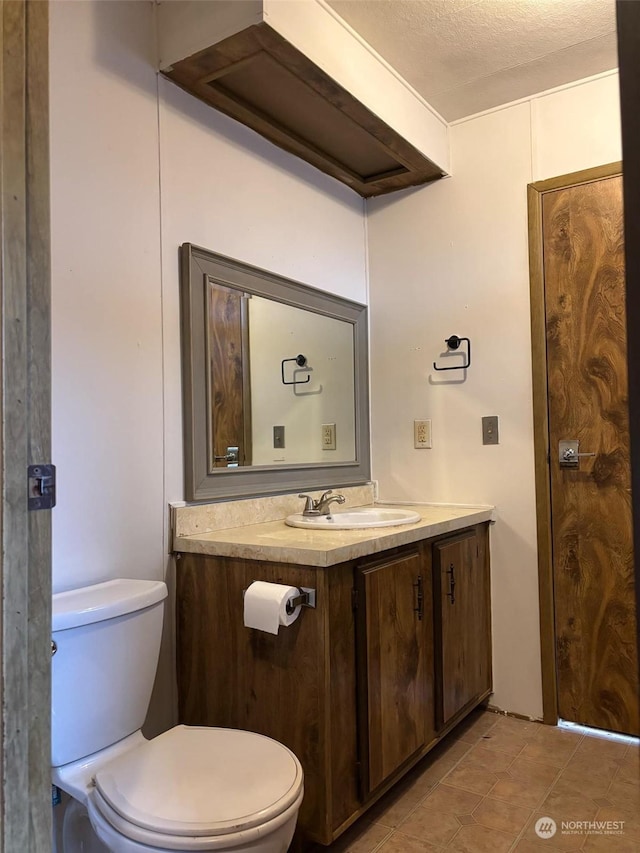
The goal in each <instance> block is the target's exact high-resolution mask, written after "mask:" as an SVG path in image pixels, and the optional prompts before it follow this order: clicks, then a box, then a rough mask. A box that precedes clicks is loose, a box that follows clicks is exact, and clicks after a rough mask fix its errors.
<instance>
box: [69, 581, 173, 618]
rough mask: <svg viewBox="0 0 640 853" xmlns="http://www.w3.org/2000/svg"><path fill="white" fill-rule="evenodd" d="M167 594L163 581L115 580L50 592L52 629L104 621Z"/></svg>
mask: <svg viewBox="0 0 640 853" xmlns="http://www.w3.org/2000/svg"><path fill="white" fill-rule="evenodd" d="M166 597H167V587H166V585H165V584H164V583H163V582H162V581H146V580H130V579H126V578H116V579H115V580H110V581H105V582H104V583H96V584H93V585H92V586H83V587H80V588H79V589H70V590H67V591H66V592H57V593H55V594H54V596H53V612H52V627H53V630H54V631H65V630H67V629H68V628H79V627H80V626H81V625H89V624H91V623H92V622H104V621H105V620H106V619H113V618H115V617H116V616H123V615H124V614H126V613H135V611H137V610H143V609H144V608H145V607H150V606H151V605H152V604H157V603H158V602H159V601H162V600H163V599H164V598H166Z"/></svg>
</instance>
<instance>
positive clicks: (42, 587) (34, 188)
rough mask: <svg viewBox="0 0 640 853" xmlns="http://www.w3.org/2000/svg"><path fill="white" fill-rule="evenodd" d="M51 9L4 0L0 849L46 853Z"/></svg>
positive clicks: (0, 98)
mask: <svg viewBox="0 0 640 853" xmlns="http://www.w3.org/2000/svg"><path fill="white" fill-rule="evenodd" d="M48 16H49V8H48V4H47V3H28V2H26V0H13V2H10V3H1V4H0V187H1V193H0V340H1V341H2V365H1V369H0V420H1V421H2V430H1V432H0V495H1V498H0V512H1V517H0V540H1V542H0V544H1V550H2V558H1V559H0V585H1V587H2V596H1V597H2V614H1V616H0V698H1V703H0V713H1V715H2V720H1V723H2V726H1V732H2V733H1V734H0V776H1V778H2V783H3V784H2V790H1V791H0V851H2V850H4V851H5V853H14V851H34V853H44V851H48V850H51V776H50V761H51V742H50V741H51V738H50V720H51V704H50V702H51V689H50V682H51V652H50V642H51V510H47V509H41V510H38V511H34V512H29V511H28V504H27V497H28V486H27V466H28V465H37V464H38V463H40V464H42V463H49V462H51V458H50V454H51V444H50V435H51V406H50V363H51V352H50V350H51V334H50V316H49V314H50V304H51V300H50V267H49V243H50V238H49V140H48V127H49V107H48V92H49V85H48V73H49V72H48V68H49V60H48Z"/></svg>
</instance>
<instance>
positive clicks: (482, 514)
mask: <svg viewBox="0 0 640 853" xmlns="http://www.w3.org/2000/svg"><path fill="white" fill-rule="evenodd" d="M376 506H398V504H385V503H378V504H376ZM402 508H403V509H410V510H413V511H414V512H417V513H418V515H420V521H416V522H415V523H414V524H404V525H399V526H397V527H370V528H365V529H361V530H309V529H302V528H298V527H289V526H288V525H287V524H285V522H284V519H280V520H278V521H267V522H263V523H261V524H245V525H243V526H242V527H230V528H227V529H225V530H216V531H213V532H211V533H197V534H194V535H191V536H176V537H175V539H174V541H173V550H174V551H177V552H182V553H190V554H207V555H210V556H219V557H240V558H243V559H247V560H267V561H270V562H281V563H296V564H298V565H303V566H318V567H321V568H325V567H327V566H333V565H336V564H337V563H343V562H345V561H347V560H353V559H357V558H359V557H366V556H368V555H369V554H377V553H378V552H379V551H386V550H387V549H389V548H397V547H398V546H399V545H408V544H411V543H412V542H418V541H419V540H421V539H430V538H432V537H434V536H442V535H443V534H446V533H451V532H454V531H456V530H462V529H463V528H465V527H470V526H471V525H473V524H480V522H483V521H491V520H492V519H493V507H490V506H476V507H468V506H454V505H451V506H444V505H425V504H402Z"/></svg>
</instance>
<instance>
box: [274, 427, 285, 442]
mask: <svg viewBox="0 0 640 853" xmlns="http://www.w3.org/2000/svg"><path fill="white" fill-rule="evenodd" d="M273 446H274V447H284V427H283V426H274V428H273Z"/></svg>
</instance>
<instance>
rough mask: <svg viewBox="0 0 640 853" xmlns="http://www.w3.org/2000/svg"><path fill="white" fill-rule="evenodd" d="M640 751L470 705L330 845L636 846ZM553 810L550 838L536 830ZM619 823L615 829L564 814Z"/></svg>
mask: <svg viewBox="0 0 640 853" xmlns="http://www.w3.org/2000/svg"><path fill="white" fill-rule="evenodd" d="M639 761H640V751H639V749H638V746H637V745H627V744H624V743H618V742H614V741H609V740H605V739H603V738H595V737H587V736H583V735H580V734H576V733H573V732H567V731H565V730H563V729H557V728H552V727H550V726H543V725H541V724H540V723H530V722H526V721H522V720H516V719H513V718H511V717H504V716H500V715H497V714H493V713H491V712H488V711H479V712H476V713H474V714H473V715H472V716H471V718H469V719H468V720H467V721H466V722H465V723H463V724H462V725H461V726H460V727H459V728H458V729H456V730H455V731H454V732H453V733H452V734H451V735H449V736H448V737H447V738H446V739H445V742H444V743H442V744H440V745H439V746H438V748H437V750H434V751H433V752H431V753H430V754H429V755H427V756H426V757H425V758H424V759H423V760H422V761H421V762H420V764H418V766H417V767H415V768H414V769H413V770H412V771H411V773H410V774H409V775H408V776H407V777H405V779H404V780H403V781H402V782H400V783H399V784H398V785H396V787H395V788H394V789H393V790H392V791H390V792H389V793H388V794H386V795H385V797H384V798H383V799H382V800H380V801H379V802H378V803H376V805H375V806H373V808H372V809H371V810H370V811H369V812H368V813H367V814H366V815H364V817H362V818H361V819H360V820H359V821H358V822H357V823H356V824H354V826H353V827H351V828H350V829H349V830H348V831H347V832H346V833H345V834H344V835H343V836H341V838H340V839H338V841H336V842H335V843H334V844H332V845H331V846H330V847H324V848H318V849H319V850H324V851H327V853H374V851H375V853H436V851H447V853H509V851H513V853H545V851H546V853H555V851H562V850H584V851H589V852H590V851H600V850H604V851H609V853H640V781H639V780H640V764H639ZM540 817H549V818H553V819H554V820H555V821H556V822H557V831H556V834H555V835H554V836H553V837H552V838H540V837H539V836H538V835H537V834H536V832H535V824H536V821H537V820H538V819H539V818H540ZM594 819H595V820H596V821H624V831H623V833H622V834H620V835H610V834H609V835H596V834H593V833H591V834H585V833H584V832H579V831H576V832H575V833H574V834H571V833H569V832H568V831H565V832H563V831H562V828H561V822H562V821H565V822H568V821H592V820H594Z"/></svg>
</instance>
